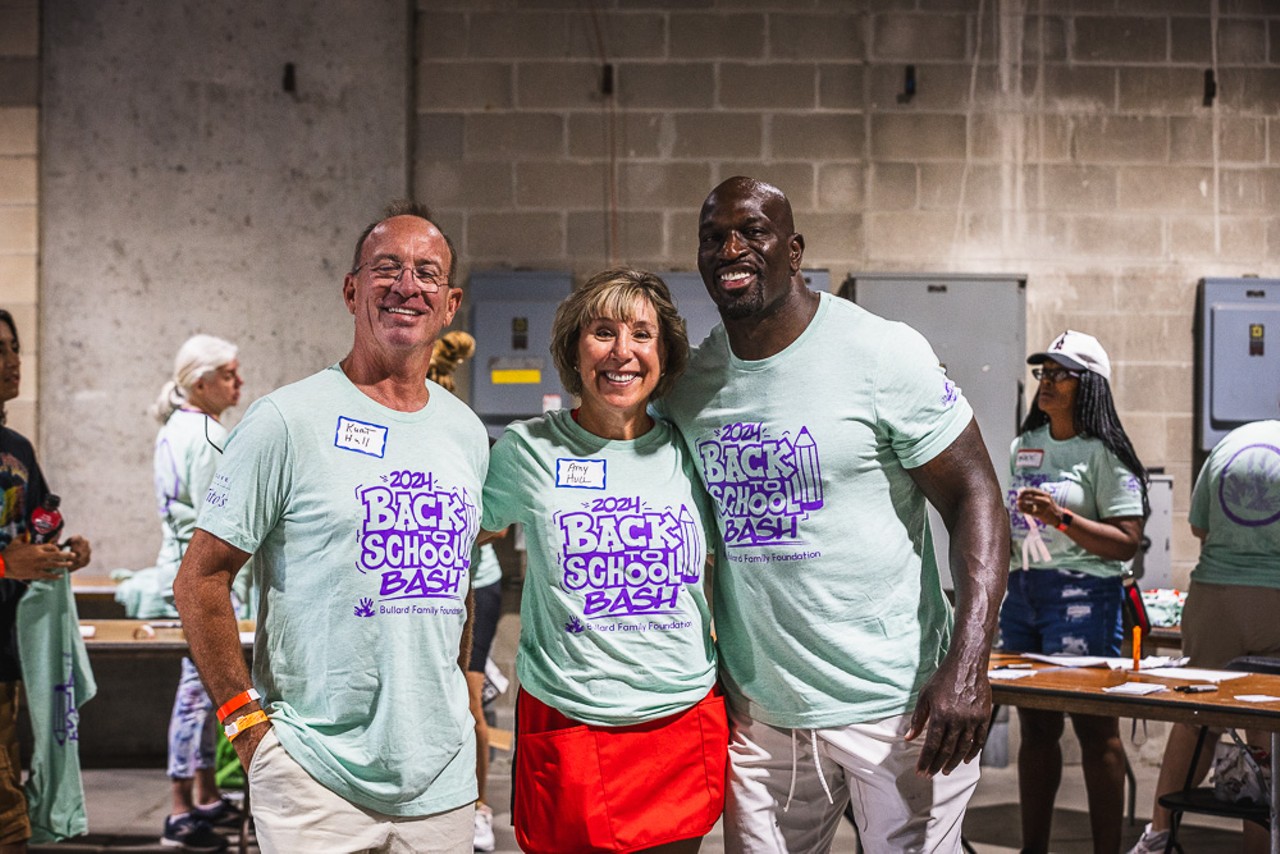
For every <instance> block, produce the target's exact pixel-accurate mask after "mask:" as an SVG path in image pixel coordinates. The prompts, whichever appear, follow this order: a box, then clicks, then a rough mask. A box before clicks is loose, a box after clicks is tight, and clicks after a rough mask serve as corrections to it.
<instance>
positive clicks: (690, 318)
mask: <svg viewBox="0 0 1280 854" xmlns="http://www.w3.org/2000/svg"><path fill="white" fill-rule="evenodd" d="M658 275H659V276H661V277H662V281H664V282H666V283H667V287H668V288H669V289H670V290H671V296H672V297H673V298H674V299H675V301H676V307H677V308H679V309H680V316H681V317H683V318H684V325H685V331H686V332H688V334H689V346H690V347H697V346H698V345H699V344H701V343H702V340H703V339H704V338H706V337H707V335H708V333H710V332H711V330H712V329H714V328H715V327H716V324H717V323H719V322H720V310H719V309H717V308H716V304H715V303H714V302H712V301H711V297H709V296H708V295H707V287H706V285H704V284H703V283H702V274H701V273H698V272H696V271H695V272H692V273H689V272H676V273H659V274H658ZM804 280H805V284H807V285H808V286H809V287H811V288H813V289H814V290H815V291H829V290H831V273H830V271H828V270H805V271H804Z"/></svg>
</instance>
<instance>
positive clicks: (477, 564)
mask: <svg viewBox="0 0 1280 854" xmlns="http://www.w3.org/2000/svg"><path fill="white" fill-rule="evenodd" d="M501 580H502V564H500V563H499V562H498V553H497V552H496V551H494V550H493V545H492V544H491V543H485V544H484V545H483V546H476V547H475V548H474V549H472V550H471V586H472V587H475V588H480V587H488V586H489V585H490V584H494V583H496V582H499V581H501Z"/></svg>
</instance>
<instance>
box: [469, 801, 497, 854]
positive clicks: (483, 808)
mask: <svg viewBox="0 0 1280 854" xmlns="http://www.w3.org/2000/svg"><path fill="white" fill-rule="evenodd" d="M496 846H497V841H496V840H495V839H494V838H493V810H491V809H489V806H488V804H476V836H475V844H474V847H475V850H477V851H492V850H493V849H494V848H495V847H496Z"/></svg>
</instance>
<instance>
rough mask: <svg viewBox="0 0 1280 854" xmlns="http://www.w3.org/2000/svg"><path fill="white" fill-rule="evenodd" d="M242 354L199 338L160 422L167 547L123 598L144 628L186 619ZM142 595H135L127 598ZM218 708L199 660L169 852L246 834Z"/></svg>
mask: <svg viewBox="0 0 1280 854" xmlns="http://www.w3.org/2000/svg"><path fill="white" fill-rule="evenodd" d="M243 385H244V380H243V379H241V377H240V359H239V354H238V350H237V348H236V345H234V344H232V343H231V342H230V341H227V340H225V339H222V338H218V337H216V336H213V335H193V336H192V337H190V338H188V339H187V340H186V341H185V342H183V344H182V346H181V347H180V348H178V354H177V356H176V357H174V365H173V376H172V377H170V378H169V380H167V381H166V382H165V384H164V386H163V387H162V388H161V389H160V394H159V396H158V397H157V398H156V402H155V403H154V404H153V405H152V407H151V409H150V413H151V415H152V417H154V418H155V419H156V420H157V421H159V422H160V424H161V427H160V431H159V433H157V434H156V447H155V456H154V469H153V471H154V475H155V492H156V510H157V512H158V513H159V515H160V528H161V535H162V539H161V545H160V553H159V555H157V557H156V565H155V567H154V568H153V569H150V570H143V571H142V572H139V573H136V574H135V575H134V576H133V577H132V578H130V579H128V580H126V581H125V583H124V585H122V588H124V589H121V590H118V591H117V594H116V598H117V600H119V599H120V598H121V594H122V593H123V594H124V595H125V596H126V598H128V599H129V600H130V601H131V602H135V603H136V609H135V613H133V614H131V615H130V616H136V617H138V618H140V619H152V618H155V617H164V616H177V613H178V612H177V609H176V608H174V607H173V579H174V577H175V576H176V575H177V574H178V566H179V564H180V563H181V562H182V555H183V553H184V552H185V551H186V549H187V543H189V542H190V541H191V536H192V534H193V533H195V529H196V514H197V513H198V512H199V509H200V507H201V506H202V505H203V503H204V495H205V492H206V491H208V489H209V484H210V483H211V482H212V481H213V475H214V472H215V471H216V470H217V467H218V460H219V458H220V457H221V454H222V451H221V449H222V447H223V445H225V444H226V441H227V431H226V428H225V427H223V425H222V424H221V422H220V421H219V419H220V418H221V417H222V414H223V413H224V412H225V411H226V410H228V409H230V408H231V407H233V406H235V405H236V404H237V403H239V402H240V389H241V387H242V386H243ZM128 587H135V588H138V590H137V591H136V593H135V595H129V593H128V590H127V588H128ZM213 711H214V708H213V701H212V700H210V699H209V694H208V693H207V692H206V691H205V690H204V684H203V683H202V682H201V681H200V674H199V673H197V672H196V666H195V663H194V662H192V661H191V659H190V657H188V656H183V657H182V670H181V674H180V675H179V677H178V690H177V692H176V694H175V695H174V700H173V710H172V712H171V713H170V715H169V759H168V768H167V773H168V775H169V780H170V790H171V805H170V808H169V815H168V816H166V818H165V821H164V828H163V831H162V833H161V837H160V842H161V844H162V845H165V846H168V847H176V848H181V849H182V850H184V851H222V850H225V849H226V847H227V841H226V839H224V838H223V837H222V836H221V835H219V834H218V833H217V832H216V831H215V830H214V829H213V828H214V827H215V826H217V825H236V824H239V819H240V809H239V808H238V807H237V806H235V805H234V804H233V803H232V802H231V801H230V800H228V799H227V798H225V797H223V795H222V792H221V790H220V789H219V788H218V781H217V767H216V761H215V746H216V744H217V731H216V730H215V729H214V727H215V726H216V725H217V722H216V720H215V718H214V715H213Z"/></svg>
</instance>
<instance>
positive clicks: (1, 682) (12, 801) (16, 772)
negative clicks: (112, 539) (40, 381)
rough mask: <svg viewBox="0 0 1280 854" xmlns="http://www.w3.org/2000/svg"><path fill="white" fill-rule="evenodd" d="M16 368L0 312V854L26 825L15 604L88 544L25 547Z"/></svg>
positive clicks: (35, 480) (35, 488) (40, 481)
mask: <svg viewBox="0 0 1280 854" xmlns="http://www.w3.org/2000/svg"><path fill="white" fill-rule="evenodd" d="M21 379H22V360H21V358H20V356H19V350H18V329H17V326H16V325H15V324H14V322H13V316H12V315H10V314H9V312H7V311H5V310H4V309H0V854H24V852H26V850H27V839H29V838H30V836H31V825H30V822H29V821H28V820H27V802H26V798H25V797H24V796H23V793H22V783H21V781H22V766H21V763H20V761H19V758H18V726H17V724H18V693H19V690H18V683H19V682H20V681H21V680H22V667H21V664H20V663H19V661H18V645H17V637H16V625H15V624H16V619H17V612H18V600H20V599H21V598H22V594H23V593H25V592H26V589H27V586H26V583H27V582H28V581H34V580H38V579H42V578H50V579H52V578H59V577H60V576H61V575H62V574H63V573H64V572H70V571H73V570H77V569H79V568H80V567H82V566H85V565H86V564H88V563H89V542H88V541H87V540H85V539H84V538H83V537H71V538H69V539H68V540H67V542H66V545H67V548H66V549H63V548H60V547H59V546H58V545H57V544H55V543H44V544H42V545H35V544H32V543H30V542H28V539H29V538H28V536H27V531H28V527H29V525H30V521H31V511H32V510H34V509H35V508H37V507H39V506H40V504H41V503H42V502H43V501H44V497H45V495H47V494H48V487H47V486H46V484H45V481H44V474H43V473H41V471H40V464H39V463H37V462H36V456H35V450H34V449H33V448H32V447H31V442H29V441H27V439H26V438H25V437H24V436H22V435H21V434H19V433H17V432H15V431H13V430H10V429H9V428H8V427H6V426H4V416H5V410H4V406H5V404H6V403H8V402H9V401H10V400H13V399H14V398H15V397H17V396H18V385H19V383H20V381H21Z"/></svg>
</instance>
